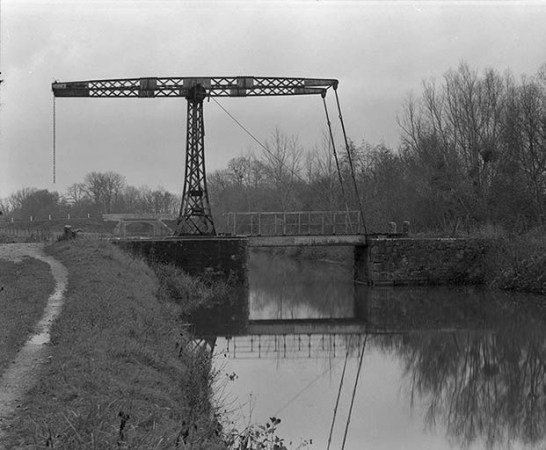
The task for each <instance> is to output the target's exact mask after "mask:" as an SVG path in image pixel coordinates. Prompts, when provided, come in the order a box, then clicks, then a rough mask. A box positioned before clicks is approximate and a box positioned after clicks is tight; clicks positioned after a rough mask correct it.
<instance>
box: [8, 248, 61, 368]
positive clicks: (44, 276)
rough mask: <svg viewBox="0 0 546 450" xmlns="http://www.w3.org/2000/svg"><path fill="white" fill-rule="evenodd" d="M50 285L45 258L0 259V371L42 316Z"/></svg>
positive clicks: (50, 288) (51, 289)
mask: <svg viewBox="0 0 546 450" xmlns="http://www.w3.org/2000/svg"><path fill="white" fill-rule="evenodd" d="M53 286H54V280H53V277H52V276H51V273H50V272H49V266H48V265H47V264H46V263H45V262H42V261H38V260H36V259H33V258H25V259H23V260H22V261H21V262H12V261H2V260H0V289H1V290H0V311H1V312H0V373H1V372H2V371H3V370H4V369H5V368H6V367H7V365H8V364H9V363H10V362H11V361H12V360H13V357H14V356H15V354H16V352H17V349H18V348H20V347H21V346H22V345H23V344H24V343H25V341H26V340H27V336H28V334H29V333H30V332H31V331H32V329H33V327H34V325H35V324H36V322H38V320H39V319H40V317H42V314H43V312H44V308H45V305H46V303H47V299H48V297H49V295H50V294H51V293H52V292H53Z"/></svg>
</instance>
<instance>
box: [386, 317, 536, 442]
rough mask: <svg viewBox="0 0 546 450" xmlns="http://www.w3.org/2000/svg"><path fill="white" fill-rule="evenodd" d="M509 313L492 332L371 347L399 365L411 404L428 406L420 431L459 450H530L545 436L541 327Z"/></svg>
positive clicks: (423, 336)
mask: <svg viewBox="0 0 546 450" xmlns="http://www.w3.org/2000/svg"><path fill="white" fill-rule="evenodd" d="M507 309H508V310H503V311H499V310H497V311H495V313H496V314H493V315H496V316H497V317H496V320H495V322H492V323H490V325H491V332H479V331H459V332H449V333H446V332H444V333H418V332H415V333H408V334H406V335H404V336H388V337H387V336H383V337H381V338H379V339H377V340H376V344H377V345H378V346H379V347H381V348H382V349H384V350H387V351H394V352H395V353H396V355H397V356H398V357H399V358H400V359H401V360H402V361H403V365H404V378H405V381H406V382H407V392H408V394H409V398H410V399H412V400H415V399H420V401H421V402H423V401H424V402H425V403H426V405H427V409H426V416H425V420H426V424H427V425H428V426H429V427H434V426H435V425H436V424H437V423H438V422H439V423H441V424H442V425H443V426H445V428H446V430H447V434H448V437H449V438H450V439H451V440H452V441H453V442H456V443H458V444H459V445H461V446H464V447H466V446H469V445H470V444H472V443H474V442H476V441H483V442H484V443H485V445H486V447H487V448H497V447H499V446H500V445H509V444H512V443H515V442H520V443H523V444H525V445H528V444H530V445H535V444H538V443H540V442H541V441H543V440H544V438H545V435H546V347H545V342H546V340H545V338H546V332H545V328H544V323H543V321H542V320H537V319H535V318H534V317H531V316H529V315H528V314H522V313H518V312H517V311H516V310H515V309H513V308H510V307H507ZM489 312H491V311H489ZM507 313H508V314H507Z"/></svg>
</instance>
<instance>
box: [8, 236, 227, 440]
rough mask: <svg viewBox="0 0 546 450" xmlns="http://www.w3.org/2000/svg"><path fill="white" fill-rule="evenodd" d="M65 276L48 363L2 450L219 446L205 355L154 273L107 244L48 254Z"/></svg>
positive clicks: (61, 246)
mask: <svg viewBox="0 0 546 450" xmlns="http://www.w3.org/2000/svg"><path fill="white" fill-rule="evenodd" d="M47 252H48V253H49V254H50V255H52V256H53V257H55V258H56V259H58V260H59V261H61V262H62V263H63V264H64V265H65V266H66V267H67V268H68V271H69V282H68V291H67V296H66V303H65V306H64V309H63V312H62V314H61V315H60V317H59V318H58V320H57V322H56V323H55V324H54V326H53V328H52V332H51V344H50V358H49V360H50V363H49V364H47V365H46V366H45V367H44V368H43V373H42V376H41V377H40V381H39V382H38V384H37V385H36V386H35V387H34V388H33V389H32V390H31V392H29V394H28V396H27V397H26V399H25V400H24V404H23V405H22V408H21V410H22V412H21V414H20V415H19V416H18V417H17V418H16V420H15V421H14V422H13V424H12V427H11V429H10V432H9V433H10V434H9V437H8V441H7V442H3V443H2V445H3V448H10V449H39V448H55V449H111V448H121V449H145V450H148V449H167V448H168V449H173V448H195V449H198V448H203V449H205V448H206V449H214V448H222V447H221V445H220V442H219V438H218V436H217V435H216V433H217V431H218V430H217V421H216V420H215V418H214V414H213V413H214V411H213V409H212V408H211V406H210V401H209V400H210V397H211V385H212V376H211V368H210V357H209V354H208V352H206V351H204V350H203V349H202V348H200V347H195V346H194V345H192V342H191V341H190V339H189V336H188V334H187V333H186V332H185V329H184V327H183V325H182V321H181V320H180V316H181V314H184V313H185V312H186V313H187V311H184V308H185V305H184V302H183V301H180V302H178V304H177V303H175V302H173V301H171V299H170V297H169V296H168V295H159V294H160V293H161V292H163V294H164V291H162V289H160V284H159V281H158V279H157V277H156V275H155V273H154V272H153V271H152V270H151V269H150V268H149V267H148V266H147V265H146V264H144V263H143V262H142V261H140V260H136V259H133V258H131V257H129V256H127V255H125V254H123V253H121V251H119V250H118V249H116V248H114V247H113V246H111V245H110V244H108V243H105V242H77V241H76V242H61V243H57V244H55V245H54V246H51V247H49V248H48V249H47Z"/></svg>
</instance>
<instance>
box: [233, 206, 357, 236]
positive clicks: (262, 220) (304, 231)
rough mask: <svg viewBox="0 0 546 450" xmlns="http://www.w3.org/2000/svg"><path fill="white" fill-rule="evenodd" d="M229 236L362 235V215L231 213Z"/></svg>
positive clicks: (312, 212)
mask: <svg viewBox="0 0 546 450" xmlns="http://www.w3.org/2000/svg"><path fill="white" fill-rule="evenodd" d="M225 216H226V224H227V225H226V226H227V230H226V231H227V233H230V234H232V235H235V236H241V235H243V236H244V235H247V236H287V235H290V236H304V235H328V234H330V235H332V234H333V235H340V234H346V235H355V234H363V233H364V232H365V231H364V224H363V221H362V215H361V213H360V211H290V212H229V213H227V214H225Z"/></svg>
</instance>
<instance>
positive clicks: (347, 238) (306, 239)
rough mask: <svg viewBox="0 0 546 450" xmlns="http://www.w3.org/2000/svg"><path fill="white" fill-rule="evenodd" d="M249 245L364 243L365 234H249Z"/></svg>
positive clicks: (291, 245)
mask: <svg viewBox="0 0 546 450" xmlns="http://www.w3.org/2000/svg"><path fill="white" fill-rule="evenodd" d="M247 239H248V246H249V247H302V246H324V245H330V246H342V245H349V246H355V245H366V235H364V234H355V235H345V234H344V235H322V236H321V235H309V236H249V237H248V238H247Z"/></svg>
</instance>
